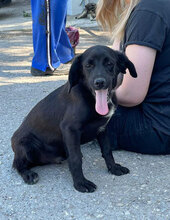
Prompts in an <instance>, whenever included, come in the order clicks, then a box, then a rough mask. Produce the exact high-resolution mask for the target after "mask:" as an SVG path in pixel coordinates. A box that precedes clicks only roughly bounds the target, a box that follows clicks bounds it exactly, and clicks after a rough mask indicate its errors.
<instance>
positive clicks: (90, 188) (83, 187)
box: [74, 179, 97, 193]
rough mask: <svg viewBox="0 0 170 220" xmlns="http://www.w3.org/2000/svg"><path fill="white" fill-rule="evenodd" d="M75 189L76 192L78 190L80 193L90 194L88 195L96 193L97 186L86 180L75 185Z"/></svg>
mask: <svg viewBox="0 0 170 220" xmlns="http://www.w3.org/2000/svg"><path fill="white" fill-rule="evenodd" d="M74 187H75V189H76V190H78V191H79V192H83V193H84V192H88V193H91V192H94V191H95V190H96V188H97V186H96V185H95V184H94V183H92V182H91V181H89V180H86V179H84V180H83V181H80V182H77V183H74Z"/></svg>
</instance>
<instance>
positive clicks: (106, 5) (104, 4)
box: [96, 0, 140, 40]
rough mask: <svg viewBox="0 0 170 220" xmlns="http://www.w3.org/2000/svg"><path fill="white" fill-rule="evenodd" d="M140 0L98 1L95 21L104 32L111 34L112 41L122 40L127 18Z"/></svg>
mask: <svg viewBox="0 0 170 220" xmlns="http://www.w3.org/2000/svg"><path fill="white" fill-rule="evenodd" d="M139 1H140V0H130V1H129V4H127V3H126V0H99V2H98V4H97V11H96V12H97V15H96V19H97V21H98V23H99V24H101V26H102V28H103V29H104V30H108V31H109V32H110V33H111V38H112V40H114V39H118V40H122V39H123V36H124V32H125V26H126V23H127V21H128V18H129V16H130V14H131V12H132V10H133V9H134V7H135V6H136V5H137V4H138V2H139Z"/></svg>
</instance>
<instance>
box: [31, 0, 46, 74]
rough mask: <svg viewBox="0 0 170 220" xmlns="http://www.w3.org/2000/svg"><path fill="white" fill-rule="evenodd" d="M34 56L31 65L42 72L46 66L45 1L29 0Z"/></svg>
mask: <svg viewBox="0 0 170 220" xmlns="http://www.w3.org/2000/svg"><path fill="white" fill-rule="evenodd" d="M31 9H32V22H33V25H32V30H33V48H34V56H33V59H32V67H33V68H35V69H38V70H41V71H43V72H45V71H46V68H47V67H48V60H47V44H46V42H47V40H46V16H47V13H46V2H45V0H31Z"/></svg>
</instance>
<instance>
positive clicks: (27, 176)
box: [22, 170, 39, 185]
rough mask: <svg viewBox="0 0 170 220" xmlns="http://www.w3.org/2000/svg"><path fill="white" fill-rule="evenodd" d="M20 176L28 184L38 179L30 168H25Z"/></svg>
mask: <svg viewBox="0 0 170 220" xmlns="http://www.w3.org/2000/svg"><path fill="white" fill-rule="evenodd" d="M22 178H23V180H24V181H25V183H27V184H29V185H33V184H35V183H37V182H38V180H39V177H38V174H37V173H35V172H33V171H31V170H27V171H25V172H24V173H22Z"/></svg>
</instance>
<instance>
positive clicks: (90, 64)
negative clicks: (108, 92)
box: [85, 63, 94, 68]
mask: <svg viewBox="0 0 170 220" xmlns="http://www.w3.org/2000/svg"><path fill="white" fill-rule="evenodd" d="M93 66H94V65H93V64H92V63H87V64H86V65H85V67H86V68H92V67H93Z"/></svg>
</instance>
